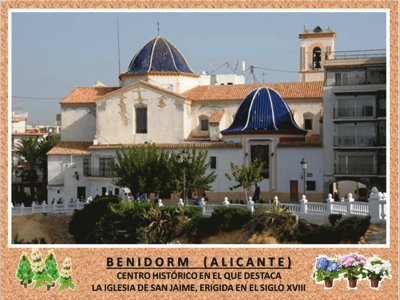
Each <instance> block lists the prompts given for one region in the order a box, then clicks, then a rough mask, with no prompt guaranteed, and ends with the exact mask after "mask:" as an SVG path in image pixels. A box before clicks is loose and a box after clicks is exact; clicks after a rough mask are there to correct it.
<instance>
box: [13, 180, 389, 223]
mask: <svg viewBox="0 0 400 300" xmlns="http://www.w3.org/2000/svg"><path fill="white" fill-rule="evenodd" d="M91 201H92V197H89V198H88V199H87V200H86V202H79V201H76V202H70V203H68V202H65V203H61V204H57V203H55V204H53V205H52V204H49V205H48V204H45V203H44V202H43V203H42V204H40V205H38V204H35V202H34V203H32V206H31V207H25V206H24V205H21V206H17V207H12V215H13V216H26V215H31V214H35V213H71V214H72V213H73V212H74V210H81V209H83V208H84V207H85V205H86V204H87V203H90V202H91ZM278 201H279V200H278V197H276V196H275V197H274V202H275V203H277V202H278ZM278 203H279V202H278ZM177 205H178V206H184V203H183V200H182V199H179V202H178V203H177ZM279 205H280V206H282V207H286V208H287V210H288V212H291V213H293V214H295V215H298V216H299V217H300V218H303V219H306V220H307V219H310V218H312V217H318V216H319V217H326V218H327V217H328V216H329V215H330V214H342V215H344V216H354V215H355V216H368V215H369V216H371V223H383V222H386V216H387V212H386V209H387V205H386V194H385V193H381V192H379V191H378V189H377V188H375V187H374V188H372V190H371V194H370V196H369V198H368V202H357V201H354V198H353V196H352V194H348V196H347V202H335V201H334V199H333V197H332V195H331V194H329V195H328V198H327V199H326V201H325V202H324V203H322V202H308V200H307V198H306V196H305V195H303V196H302V199H301V200H300V201H299V203H280V204H279ZM157 206H159V207H161V206H164V204H163V202H162V200H161V199H159V200H158V203H157ZM218 206H227V207H246V208H247V209H249V210H250V211H251V212H252V213H253V212H254V211H255V209H256V208H257V207H264V208H266V209H270V208H272V206H273V204H271V203H255V202H254V201H253V200H252V197H249V200H248V201H247V203H246V204H233V203H230V202H229V200H228V198H227V197H225V199H224V201H222V203H221V204H206V202H205V201H204V199H202V200H201V202H200V207H201V208H202V214H203V216H206V217H209V216H211V215H212V213H213V211H214V208H215V207H218Z"/></svg>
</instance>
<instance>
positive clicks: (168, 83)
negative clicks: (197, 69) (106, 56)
mask: <svg viewBox="0 0 400 300" xmlns="http://www.w3.org/2000/svg"><path fill="white" fill-rule="evenodd" d="M199 78H200V77H197V76H193V77H192V76H182V75H179V76H176V75H173V76H171V75H170V76H154V75H144V76H132V77H128V76H127V77H125V78H123V80H122V81H121V87H125V86H128V85H130V84H132V83H135V82H138V81H141V80H148V81H149V82H150V83H152V84H156V85H159V86H160V87H162V88H164V89H167V90H171V91H173V92H175V93H183V92H185V91H187V90H190V89H192V88H194V87H196V86H199V85H200V79H199ZM205 80H207V79H205V78H203V79H202V80H201V81H202V82H203V83H204V81H205Z"/></svg>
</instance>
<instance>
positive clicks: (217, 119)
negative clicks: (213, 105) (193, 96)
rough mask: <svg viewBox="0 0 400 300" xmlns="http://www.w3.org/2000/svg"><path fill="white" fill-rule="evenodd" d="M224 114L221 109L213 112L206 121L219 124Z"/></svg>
mask: <svg viewBox="0 0 400 300" xmlns="http://www.w3.org/2000/svg"><path fill="white" fill-rule="evenodd" d="M223 115H224V112H223V111H222V110H220V111H216V112H214V113H213V114H212V115H211V117H210V119H209V120H208V123H210V124H219V122H221V119H222V116H223Z"/></svg>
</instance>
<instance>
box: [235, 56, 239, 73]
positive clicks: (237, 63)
mask: <svg viewBox="0 0 400 300" xmlns="http://www.w3.org/2000/svg"><path fill="white" fill-rule="evenodd" d="M238 67H239V58H237V59H236V66H235V74H236V73H237V70H238Z"/></svg>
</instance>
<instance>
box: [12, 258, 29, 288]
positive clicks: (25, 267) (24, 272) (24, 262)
mask: <svg viewBox="0 0 400 300" xmlns="http://www.w3.org/2000/svg"><path fill="white" fill-rule="evenodd" d="M16 276H17V278H18V279H19V280H20V284H21V285H23V286H24V287H25V288H26V287H27V286H28V284H30V283H32V278H33V271H32V266H31V263H30V262H29V256H28V253H26V252H25V251H24V252H22V255H21V258H20V260H19V265H18V270H17V274H16Z"/></svg>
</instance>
